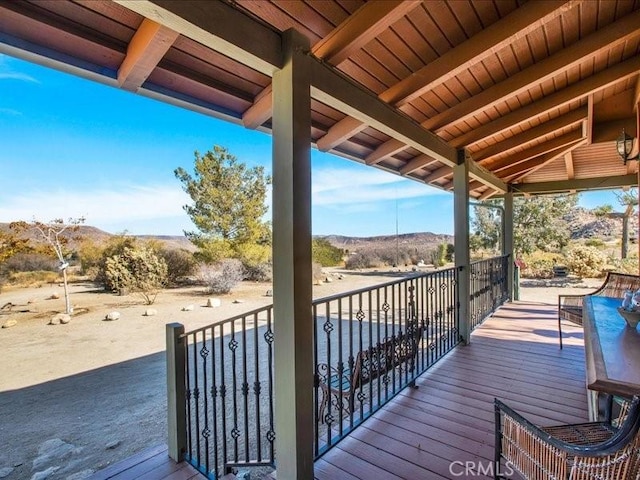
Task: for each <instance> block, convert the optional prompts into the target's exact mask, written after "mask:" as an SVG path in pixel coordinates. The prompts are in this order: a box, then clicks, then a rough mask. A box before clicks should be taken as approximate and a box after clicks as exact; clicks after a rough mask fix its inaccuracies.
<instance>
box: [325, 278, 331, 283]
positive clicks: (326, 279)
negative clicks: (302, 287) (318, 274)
mask: <svg viewBox="0 0 640 480" xmlns="http://www.w3.org/2000/svg"><path fill="white" fill-rule="evenodd" d="M331 282H333V278H331V277H325V278H324V283H331Z"/></svg>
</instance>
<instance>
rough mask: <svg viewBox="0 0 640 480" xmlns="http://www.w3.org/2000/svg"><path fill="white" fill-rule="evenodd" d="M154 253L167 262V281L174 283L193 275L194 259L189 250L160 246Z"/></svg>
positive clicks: (194, 268)
mask: <svg viewBox="0 0 640 480" xmlns="http://www.w3.org/2000/svg"><path fill="white" fill-rule="evenodd" d="M156 254H157V255H158V256H159V257H160V258H162V259H163V260H164V262H165V263H166V264H167V281H168V282H169V284H172V285H175V284H176V283H178V282H179V281H180V280H181V279H183V278H186V277H189V276H190V275H193V274H194V273H195V271H196V266H197V264H196V260H195V258H194V256H193V254H192V253H191V252H189V251H188V250H185V249H184V248H166V247H160V248H158V250H157V251H156Z"/></svg>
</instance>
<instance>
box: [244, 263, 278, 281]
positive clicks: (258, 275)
mask: <svg viewBox="0 0 640 480" xmlns="http://www.w3.org/2000/svg"><path fill="white" fill-rule="evenodd" d="M243 267H244V279H245V280H249V281H251V282H270V281H271V279H272V278H273V268H272V265H271V262H265V263H259V264H257V265H243Z"/></svg>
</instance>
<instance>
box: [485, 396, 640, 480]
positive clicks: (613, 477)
mask: <svg viewBox="0 0 640 480" xmlns="http://www.w3.org/2000/svg"><path fill="white" fill-rule="evenodd" d="M495 414H496V425H495V427H496V445H495V471H494V478H496V479H498V478H504V475H503V472H504V473H505V474H509V473H512V472H511V470H514V471H517V472H518V473H520V474H521V475H522V476H523V477H524V478H525V479H535V480H543V479H554V480H560V479H570V480H587V479H589V480H592V479H593V480H596V479H598V480H637V479H638V478H640V434H638V429H639V428H640V399H639V397H637V396H636V397H634V398H633V400H632V401H625V402H624V403H623V406H622V408H621V413H620V415H618V418H617V419H616V420H614V421H613V422H594V423H583V424H577V425H559V426H554V427H538V426H536V425H534V424H533V423H531V422H529V421H528V420H527V419H525V418H524V417H522V416H521V415H519V414H518V413H516V412H515V411H513V410H512V409H511V408H509V407H508V406H506V405H505V404H504V403H502V402H500V401H499V400H498V399H496V400H495ZM501 459H505V460H506V462H507V463H506V464H505V466H504V468H503V469H502V470H501V469H500V460H501Z"/></svg>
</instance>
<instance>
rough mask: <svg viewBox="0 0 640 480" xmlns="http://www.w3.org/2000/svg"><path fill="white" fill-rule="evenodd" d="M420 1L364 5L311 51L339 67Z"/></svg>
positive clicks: (390, 1)
mask: <svg viewBox="0 0 640 480" xmlns="http://www.w3.org/2000/svg"><path fill="white" fill-rule="evenodd" d="M420 3H421V2H420V1H419V0H409V1H403V0H385V1H384V2H367V3H365V4H363V5H362V6H361V7H360V8H359V9H358V10H356V11H355V12H354V13H353V14H352V15H350V16H349V17H348V18H347V19H346V20H345V21H344V22H342V23H341V24H340V25H338V26H337V27H336V28H335V29H334V30H333V31H332V32H331V33H329V35H327V36H326V37H324V38H323V39H322V40H320V41H319V42H317V43H316V44H315V45H314V46H313V48H312V49H311V53H313V54H314V55H315V56H316V57H318V58H322V59H324V60H325V61H326V62H328V63H330V64H331V65H339V64H340V63H342V62H344V61H345V60H346V59H347V58H349V57H350V56H351V55H353V53H354V52H356V51H358V50H360V49H361V48H362V47H364V46H365V45H366V44H367V43H369V42H370V41H371V40H373V39H374V38H375V37H377V36H378V35H380V33H382V32H383V31H384V30H386V29H387V28H388V27H389V26H390V25H392V24H393V23H395V22H396V21H398V20H399V19H401V18H402V17H404V16H405V15H406V14H407V13H409V12H410V11H411V10H413V9H414V8H416V7H417V6H419V5H420Z"/></svg>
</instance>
